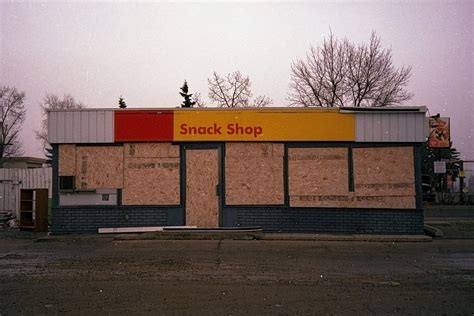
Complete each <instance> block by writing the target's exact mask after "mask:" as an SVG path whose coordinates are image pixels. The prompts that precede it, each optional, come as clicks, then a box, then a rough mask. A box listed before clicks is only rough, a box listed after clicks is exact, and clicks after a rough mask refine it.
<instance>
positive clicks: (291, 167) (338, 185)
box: [288, 148, 349, 206]
mask: <svg viewBox="0 0 474 316" xmlns="http://www.w3.org/2000/svg"><path fill="white" fill-rule="evenodd" d="M347 159H348V149H347V148H289V149H288V175H289V181H288V186H289V194H290V196H293V195H298V196H300V195H301V196H306V195H310V196H314V195H316V196H320V195H331V196H336V195H347V194H348V193H349V180H348V172H349V171H348V170H349V167H348V161H347ZM291 206H293V204H291Z"/></svg>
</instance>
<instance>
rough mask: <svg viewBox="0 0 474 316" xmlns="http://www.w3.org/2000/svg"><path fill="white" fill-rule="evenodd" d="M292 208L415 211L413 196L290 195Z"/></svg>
mask: <svg viewBox="0 0 474 316" xmlns="http://www.w3.org/2000/svg"><path fill="white" fill-rule="evenodd" d="M290 205H291V206H292V207H329V208H392V209H415V208H416V201H415V197H414V196H360V195H359V196H358V195H355V194H354V193H353V192H351V193H349V194H347V195H291V196H290Z"/></svg>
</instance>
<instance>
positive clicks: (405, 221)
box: [222, 207, 424, 234]
mask: <svg viewBox="0 0 474 316" xmlns="http://www.w3.org/2000/svg"><path fill="white" fill-rule="evenodd" d="M222 218H223V224H224V226H229V227H231V226H259V227H262V228H263V229H264V231H266V232H289V233H354V234H423V221H424V218H423V210H396V209H394V210H391V209H318V208H286V207H261V208H250V207H241V208H240V207H238V208H226V209H224V211H223V216H222Z"/></svg>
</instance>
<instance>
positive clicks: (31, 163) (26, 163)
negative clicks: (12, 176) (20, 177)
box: [1, 157, 48, 169]
mask: <svg viewBox="0 0 474 316" xmlns="http://www.w3.org/2000/svg"><path fill="white" fill-rule="evenodd" d="M47 162H48V161H47V160H46V159H42V158H36V157H4V158H3V159H2V161H1V163H2V168H11V169H13V168H21V169H29V168H43V167H45V166H46V163H47Z"/></svg>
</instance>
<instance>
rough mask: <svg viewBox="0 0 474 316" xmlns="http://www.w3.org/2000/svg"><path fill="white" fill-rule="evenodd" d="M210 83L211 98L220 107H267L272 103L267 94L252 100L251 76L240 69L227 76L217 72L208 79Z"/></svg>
mask: <svg viewBox="0 0 474 316" xmlns="http://www.w3.org/2000/svg"><path fill="white" fill-rule="evenodd" d="M207 82H208V84H209V99H210V100H211V102H213V103H216V104H217V106H218V107H228V108H236V107H265V106H267V105H270V104H271V103H272V100H271V99H270V98H268V97H266V96H259V97H257V98H256V99H255V100H253V101H252V100H251V98H252V91H251V83H250V79H249V77H248V76H247V77H244V76H242V74H241V73H240V71H234V72H233V73H230V74H228V75H227V76H225V77H221V76H219V75H218V74H217V73H216V72H214V73H213V76H212V78H210V79H207Z"/></svg>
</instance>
